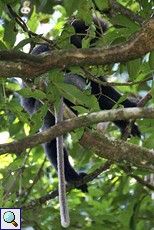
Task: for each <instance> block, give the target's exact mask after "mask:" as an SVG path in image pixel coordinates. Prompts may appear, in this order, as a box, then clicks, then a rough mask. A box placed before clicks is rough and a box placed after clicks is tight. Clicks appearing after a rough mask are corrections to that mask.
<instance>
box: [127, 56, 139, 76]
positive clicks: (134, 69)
mask: <svg viewBox="0 0 154 230" xmlns="http://www.w3.org/2000/svg"><path fill="white" fill-rule="evenodd" d="M140 65H141V58H138V59H135V60H132V61H129V62H127V70H128V74H129V77H130V78H131V80H134V79H135V78H136V77H137V75H138V73H139V69H140Z"/></svg>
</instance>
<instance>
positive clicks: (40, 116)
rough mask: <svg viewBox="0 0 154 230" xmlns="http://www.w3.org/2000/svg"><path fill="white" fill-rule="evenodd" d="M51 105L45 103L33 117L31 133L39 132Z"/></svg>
mask: <svg viewBox="0 0 154 230" xmlns="http://www.w3.org/2000/svg"><path fill="white" fill-rule="evenodd" d="M48 108H49V105H48V103H44V104H43V105H42V106H41V108H40V109H38V110H37V111H36V112H35V113H34V114H33V115H32V117H31V129H30V135H31V134H33V133H35V132H37V131H38V130H39V129H40V128H41V127H42V125H43V123H44V117H45V115H46V114H47V111H48Z"/></svg>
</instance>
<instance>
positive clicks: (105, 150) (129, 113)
mask: <svg viewBox="0 0 154 230" xmlns="http://www.w3.org/2000/svg"><path fill="white" fill-rule="evenodd" d="M131 117H133V118H154V109H149V108H126V109H119V110H110V111H101V112H98V113H92V114H89V115H85V116H82V117H77V118H74V119H69V120H65V121H63V122H61V123H59V124H56V125H54V126H53V127H51V128H49V129H47V130H46V131H43V132H41V133H38V134H34V135H32V136H29V137H26V138H24V139H21V140H17V141H14V142H12V143H7V144H1V145H0V153H1V154H4V153H6V152H8V153H12V152H14V153H16V154H17V155H19V154H20V153H21V152H22V151H23V150H24V149H26V148H28V147H30V148H31V147H34V146H36V145H38V144H41V143H44V142H49V141H51V140H53V139H55V138H56V136H60V135H63V134H65V133H66V132H70V131H73V130H74V129H76V128H80V127H86V126H89V125H91V124H95V123H98V122H101V121H114V120H119V119H121V120H125V119H130V118H131ZM80 144H81V145H82V146H83V147H84V148H85V149H90V150H92V151H94V152H95V153H96V154H97V155H98V156H99V157H104V158H106V159H109V160H111V161H113V162H117V163H124V162H125V163H127V164H133V165H135V166H138V167H141V168H147V169H151V170H154V152H153V151H150V150H148V149H145V148H143V147H140V146H136V145H133V144H130V143H125V142H123V141H119V140H115V141H113V140H111V139H110V138H108V137H106V135H104V134H102V133H99V132H93V131H91V130H88V129H86V132H85V133H84V134H83V137H82V139H81V140H80ZM136 153H137V154H136Z"/></svg>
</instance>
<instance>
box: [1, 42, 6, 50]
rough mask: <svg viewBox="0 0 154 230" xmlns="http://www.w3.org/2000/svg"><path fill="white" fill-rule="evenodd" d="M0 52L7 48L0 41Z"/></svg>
mask: <svg viewBox="0 0 154 230" xmlns="http://www.w3.org/2000/svg"><path fill="white" fill-rule="evenodd" d="M0 50H7V47H6V46H5V45H4V43H3V42H2V41H0Z"/></svg>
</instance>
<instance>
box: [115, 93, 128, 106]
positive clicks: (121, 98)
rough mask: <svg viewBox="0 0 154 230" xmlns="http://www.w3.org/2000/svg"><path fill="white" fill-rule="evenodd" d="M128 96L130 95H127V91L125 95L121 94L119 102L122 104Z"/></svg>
mask: <svg viewBox="0 0 154 230" xmlns="http://www.w3.org/2000/svg"><path fill="white" fill-rule="evenodd" d="M127 97H128V95H127V93H125V94H124V95H123V96H121V97H120V98H119V100H118V101H117V103H118V104H120V103H122V102H124V101H125V100H126V99H127Z"/></svg>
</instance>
